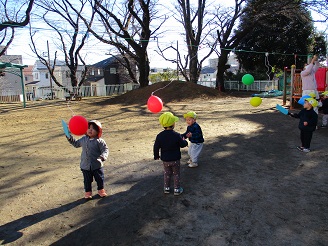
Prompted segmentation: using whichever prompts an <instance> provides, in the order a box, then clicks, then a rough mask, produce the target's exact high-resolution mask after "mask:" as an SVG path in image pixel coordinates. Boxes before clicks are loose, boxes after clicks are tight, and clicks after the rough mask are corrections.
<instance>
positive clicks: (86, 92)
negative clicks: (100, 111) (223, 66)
mask: <svg viewBox="0 0 328 246" xmlns="http://www.w3.org/2000/svg"><path fill="white" fill-rule="evenodd" d="M198 84H199V85H203V86H207V87H211V88H215V81H199V82H198ZM224 87H225V89H226V90H237V91H258V92H265V91H270V90H277V89H278V81H276V80H272V81H271V80H255V81H254V83H253V84H251V85H244V84H243V83H242V82H241V81H225V82H224ZM137 88H139V85H138V84H119V85H104V86H81V87H80V88H78V87H60V88H53V89H52V90H51V89H50V87H43V88H38V89H34V90H33V91H30V90H27V89H26V90H25V100H26V101H34V100H40V99H41V100H45V99H51V98H52V96H51V93H53V95H54V98H60V99H65V98H66V97H69V96H70V94H75V95H78V96H82V97H98V96H111V95H120V94H123V93H125V92H127V91H131V90H134V89H137ZM19 101H21V102H22V101H23V95H22V93H21V92H15V91H5V90H1V89H0V103H8V102H19Z"/></svg>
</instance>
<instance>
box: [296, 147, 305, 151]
mask: <svg viewBox="0 0 328 246" xmlns="http://www.w3.org/2000/svg"><path fill="white" fill-rule="evenodd" d="M296 149H298V150H299V151H303V149H304V147H301V146H297V147H296Z"/></svg>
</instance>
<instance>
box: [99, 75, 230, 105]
mask: <svg viewBox="0 0 328 246" xmlns="http://www.w3.org/2000/svg"><path fill="white" fill-rule="evenodd" d="M152 93H153V95H155V96H158V97H159V98H161V99H162V101H163V102H165V103H168V102H180V101H184V100H188V99H194V98H201V99H213V98H217V97H221V96H222V95H225V94H224V93H222V92H219V91H218V90H216V89H213V88H210V87H206V86H202V85H198V84H195V83H191V82H183V81H172V82H171V81H164V82H158V83H155V84H152V85H149V86H147V87H144V88H139V89H136V90H132V91H129V92H127V93H125V94H123V95H120V96H117V97H113V98H110V99H108V100H106V101H105V102H103V103H104V104H112V103H120V104H144V103H145V102H147V100H148V98H149V97H150V95H151V94H152Z"/></svg>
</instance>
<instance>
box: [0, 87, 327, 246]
mask: <svg viewBox="0 0 328 246" xmlns="http://www.w3.org/2000/svg"><path fill="white" fill-rule="evenodd" d="M156 86H157V87H156ZM160 86H163V84H162V85H160V84H159V85H156V84H155V85H153V86H150V87H149V88H145V89H138V90H136V91H134V92H131V93H126V94H125V95H122V96H119V97H115V98H83V99H82V101H79V102H75V101H72V102H69V103H67V102H65V101H61V100H55V101H40V102H28V103H27V108H25V109H23V107H22V105H21V104H1V105H0V128H1V133H0V137H1V142H0V146H1V148H0V156H1V162H0V187H1V188H0V192H1V200H0V204H1V211H0V243H1V244H3V245H137V246H138V245H170V246H171V245H206V246H207V245H213V246H217V245H219V246H220V245H252V246H254V245H296V246H298V245H300V246H301V245H302V246H303V245H304V246H305V245H306V246H308V245H316V246H317V245H328V206H327V204H328V197H327V194H328V189H327V188H328V179H327V176H328V152H327V142H328V138H327V137H328V129H319V130H318V131H316V132H315V133H314V136H313V140H312V145H311V149H312V152H310V153H302V152H300V151H298V150H297V149H296V146H297V145H299V144H300V140H299V130H298V128H297V125H298V120H297V119H294V118H291V117H288V116H285V115H283V114H281V113H279V112H277V111H276V110H275V106H276V104H277V103H280V104H281V103H282V99H281V98H264V99H263V102H262V104H261V105H260V106H259V107H252V106H251V105H250V103H249V100H250V97H251V92H249V93H237V92H233V93H232V92H227V93H218V92H217V91H215V90H214V89H209V88H206V89H205V88H203V87H198V86H197V87H192V86H191V88H190V89H187V88H185V87H183V86H182V85H181V83H180V84H179V83H176V84H174V83H173V84H171V85H169V86H167V87H166V88H164V89H163V90H160V91H158V93H155V95H158V96H160V97H161V98H162V99H163V101H164V108H163V111H162V112H165V111H171V112H173V113H174V114H176V115H177V116H179V117H180V121H179V122H178V123H177V124H176V129H175V130H176V131H178V132H181V133H182V132H184V131H185V129H186V123H185V122H184V120H183V117H182V115H183V114H184V113H186V112H187V111H190V110H193V111H196V112H197V113H198V116H199V118H198V120H197V122H198V123H199V124H200V126H201V127H202V129H203V133H204V136H205V145H204V151H203V154H202V156H201V158H200V160H199V167H197V168H188V167H187V165H186V161H187V159H188V157H187V148H184V149H182V160H181V163H182V165H181V172H182V176H181V180H182V186H183V188H184V190H185V192H184V193H183V194H181V195H180V196H173V194H169V195H164V194H163V177H162V173H163V168H162V165H161V162H160V161H155V160H153V155H152V147H153V143H154V140H155V137H156V135H157V134H158V133H159V132H160V131H161V130H162V129H161V127H160V125H159V123H158V117H159V115H160V114H152V113H150V112H149V111H148V110H147V108H146V102H147V99H148V97H149V96H150V93H151V92H152V91H154V90H156V89H158V88H160ZM195 86H196V85H195ZM193 97H195V98H194V99H192V98H193ZM295 111H298V110H295ZM73 114H75V115H83V116H84V117H86V118H87V119H89V120H91V119H98V120H100V121H101V122H102V123H103V138H104V139H105V140H106V142H107V144H108V146H109V149H110V155H109V159H108V161H107V162H106V163H105V178H106V184H105V187H106V190H107V192H108V194H109V196H108V197H106V198H102V199H101V198H99V197H98V196H97V195H94V197H93V199H92V200H90V201H85V200H84V199H83V198H82V197H83V194H84V191H83V179H82V174H81V171H80V170H79V161H80V153H81V149H76V148H74V147H72V146H71V145H69V144H68V142H67V140H66V138H65V136H64V134H63V131H62V126H61V119H64V120H66V121H68V120H69V119H70V117H72V115H73ZM319 118H320V119H321V116H320V117H319ZM320 123H321V122H320ZM93 185H94V186H93V187H94V189H96V186H95V184H93Z"/></svg>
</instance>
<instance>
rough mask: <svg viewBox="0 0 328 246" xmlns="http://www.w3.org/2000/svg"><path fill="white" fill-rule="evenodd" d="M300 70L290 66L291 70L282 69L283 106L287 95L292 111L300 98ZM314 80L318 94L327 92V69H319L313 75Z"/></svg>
mask: <svg viewBox="0 0 328 246" xmlns="http://www.w3.org/2000/svg"><path fill="white" fill-rule="evenodd" d="M301 71H302V70H301V69H296V68H295V66H292V67H291V69H288V68H287V67H285V69H284V89H283V105H286V100H287V94H289V102H290V104H289V106H290V109H293V108H294V107H296V106H297V101H298V100H299V99H300V98H301V97H302V79H301ZM288 73H290V77H291V81H290V88H289V93H287V91H288V88H287V77H288ZM315 79H316V82H317V86H318V92H319V93H320V92H323V91H325V90H327V86H328V67H321V68H319V69H318V71H317V72H316V74H315Z"/></svg>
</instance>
